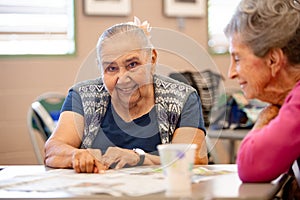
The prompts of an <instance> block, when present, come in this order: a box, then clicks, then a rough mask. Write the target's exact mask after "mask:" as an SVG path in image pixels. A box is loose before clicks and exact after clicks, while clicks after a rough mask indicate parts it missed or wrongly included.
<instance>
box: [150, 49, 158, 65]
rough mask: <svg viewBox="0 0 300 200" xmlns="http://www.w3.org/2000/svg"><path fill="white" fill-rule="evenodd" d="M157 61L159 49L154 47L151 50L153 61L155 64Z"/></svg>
mask: <svg viewBox="0 0 300 200" xmlns="http://www.w3.org/2000/svg"><path fill="white" fill-rule="evenodd" d="M156 62H157V51H156V50H155V49H152V52H151V63H152V64H153V65H155V64H156Z"/></svg>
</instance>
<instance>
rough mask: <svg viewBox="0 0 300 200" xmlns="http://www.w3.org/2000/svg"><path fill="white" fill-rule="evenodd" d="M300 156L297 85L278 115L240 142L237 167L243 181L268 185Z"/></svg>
mask: <svg viewBox="0 0 300 200" xmlns="http://www.w3.org/2000/svg"><path fill="white" fill-rule="evenodd" d="M299 157H300V82H298V83H297V85H296V86H295V87H294V89H293V90H292V91H291V92H290V93H289V95H288V96H287V98H286V99H285V102H284V104H283V105H282V107H281V109H280V111H279V113H278V116H277V117H276V118H274V119H273V120H272V121H271V122H270V123H269V124H268V125H267V126H265V127H263V128H262V129H258V130H252V131H250V132H249V133H248V134H247V136H246V137H245V138H244V140H243V141H242V143H241V146H240V149H239V151H238V157H237V165H238V173H239V177H240V179H241V180H242V181H243V182H270V181H272V180H274V179H276V178H277V177H278V176H280V175H281V174H282V173H285V172H287V171H288V170H289V168H290V166H291V165H292V163H293V161H294V160H296V159H297V158H299Z"/></svg>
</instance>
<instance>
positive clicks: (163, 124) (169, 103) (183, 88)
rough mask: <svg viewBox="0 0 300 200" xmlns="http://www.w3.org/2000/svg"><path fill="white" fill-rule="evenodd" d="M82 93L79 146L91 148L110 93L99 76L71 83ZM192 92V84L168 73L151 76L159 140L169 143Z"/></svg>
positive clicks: (193, 90)
mask: <svg viewBox="0 0 300 200" xmlns="http://www.w3.org/2000/svg"><path fill="white" fill-rule="evenodd" d="M73 90H75V91H77V92H78V94H79V95H80V97H81V101H82V105H83V110H84V120H85V122H84V123H85V126H84V127H85V128H84V134H83V138H82V144H81V148H90V147H91V146H92V144H93V141H94V140H95V138H96V136H97V134H98V132H99V129H100V125H101V121H102V119H103V117H104V115H105V112H106V109H107V106H108V104H109V102H110V95H109V93H108V91H107V90H106V89H105V87H104V85H103V82H102V79H100V78H98V79H94V80H88V81H84V82H80V83H78V84H76V85H75V86H74V87H73ZM192 92H196V90H195V89H194V88H192V87H191V86H188V85H185V84H183V83H181V82H178V81H175V80H173V79H170V78H168V77H164V76H159V75H155V76H154V93H155V109H156V114H157V120H158V128H159V133H160V138H161V143H162V144H165V143H170V142H171V140H172V135H173V133H174V131H175V128H176V125H177V122H178V119H179V117H180V114H181V111H182V109H183V106H184V104H185V102H186V101H187V99H188V97H189V95H190V94H191V93H192Z"/></svg>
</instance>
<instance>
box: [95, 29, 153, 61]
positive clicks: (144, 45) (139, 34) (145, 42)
mask: <svg viewBox="0 0 300 200" xmlns="http://www.w3.org/2000/svg"><path fill="white" fill-rule="evenodd" d="M121 34H122V35H128V36H133V37H134V38H135V39H137V40H138V41H139V43H140V45H141V49H151V48H153V45H152V43H151V42H150V39H149V38H150V37H149V36H148V35H146V33H145V30H144V29H142V28H140V27H139V26H136V25H133V24H131V23H121V24H116V25H113V26H111V27H110V28H108V29H106V30H105V31H104V32H103V33H102V35H101V36H100V37H99V39H98V42H97V46H96V51H97V61H98V65H100V63H101V50H102V44H103V43H104V42H105V40H106V39H110V38H113V37H115V36H117V35H121Z"/></svg>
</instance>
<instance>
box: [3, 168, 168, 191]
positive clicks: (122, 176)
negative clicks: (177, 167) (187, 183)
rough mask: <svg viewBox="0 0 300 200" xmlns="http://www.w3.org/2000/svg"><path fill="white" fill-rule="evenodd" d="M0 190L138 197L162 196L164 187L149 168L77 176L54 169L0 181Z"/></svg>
mask: <svg viewBox="0 0 300 200" xmlns="http://www.w3.org/2000/svg"><path fill="white" fill-rule="evenodd" d="M141 187H142V188H141ZM0 189H1V190H10V191H26V192H30V191H32V192H33V191H35V192H51V191H67V192H70V193H76V194H87V193H91V194H98V193H107V194H110V195H113V196H121V195H129V196H141V195H147V194H152V193H157V192H162V191H164V190H165V185H164V180H163V176H162V174H161V173H159V172H157V171H154V170H153V168H127V169H121V170H108V171H107V172H106V173H104V174H78V173H75V172H74V171H73V170H67V169H58V170H50V171H46V172H44V173H41V174H37V175H34V174H32V175H26V176H16V177H14V179H8V180H3V181H2V182H1V184H0Z"/></svg>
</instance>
